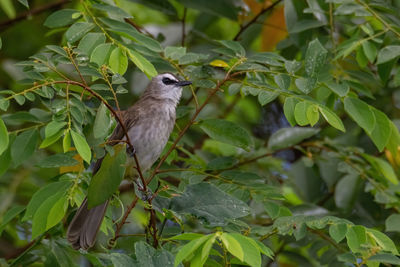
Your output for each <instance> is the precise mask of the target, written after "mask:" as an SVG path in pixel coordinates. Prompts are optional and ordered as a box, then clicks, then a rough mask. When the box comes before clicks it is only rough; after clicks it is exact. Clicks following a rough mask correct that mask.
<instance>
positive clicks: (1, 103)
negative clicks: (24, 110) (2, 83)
mask: <svg viewBox="0 0 400 267" xmlns="http://www.w3.org/2000/svg"><path fill="white" fill-rule="evenodd" d="M9 106H10V101H9V100H5V99H1V98H0V109H2V110H4V111H7V109H8V107H9Z"/></svg>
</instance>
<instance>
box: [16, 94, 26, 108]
mask: <svg viewBox="0 0 400 267" xmlns="http://www.w3.org/2000/svg"><path fill="white" fill-rule="evenodd" d="M14 99H15V101H16V102H17V103H18V104H19V105H20V106H22V105H23V104H24V103H25V97H24V96H23V95H15V96H14Z"/></svg>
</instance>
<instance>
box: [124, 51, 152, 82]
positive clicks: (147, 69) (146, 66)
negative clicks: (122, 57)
mask: <svg viewBox="0 0 400 267" xmlns="http://www.w3.org/2000/svg"><path fill="white" fill-rule="evenodd" d="M128 56H129V58H130V59H131V60H132V62H133V63H134V64H135V65H136V66H137V67H138V68H139V69H140V70H141V71H143V72H144V73H145V74H146V75H147V77H148V78H152V77H154V76H156V75H157V71H156V69H155V68H154V66H153V64H151V62H150V61H148V60H147V59H146V58H145V57H143V56H142V55H141V54H139V53H137V52H136V51H133V50H128Z"/></svg>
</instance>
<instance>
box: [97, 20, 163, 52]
mask: <svg viewBox="0 0 400 267" xmlns="http://www.w3.org/2000/svg"><path fill="white" fill-rule="evenodd" d="M101 21H103V22H105V23H106V24H108V25H110V23H107V22H109V19H101ZM110 31H112V32H114V33H116V34H118V35H121V36H123V37H125V38H128V39H131V40H133V41H135V42H137V43H139V44H141V45H143V46H145V47H146V48H148V49H150V50H151V51H154V52H156V53H160V52H162V51H163V49H162V47H161V45H160V43H159V42H158V41H156V40H154V39H153V38H151V37H148V36H146V35H144V34H142V33H140V32H138V31H137V30H136V29H134V28H132V27H130V28H125V27H124V28H119V27H117V28H115V27H111V29H110Z"/></svg>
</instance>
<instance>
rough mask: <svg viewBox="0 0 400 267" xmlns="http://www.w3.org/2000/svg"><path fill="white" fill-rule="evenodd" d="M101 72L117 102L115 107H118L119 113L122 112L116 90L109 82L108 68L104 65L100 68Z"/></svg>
mask: <svg viewBox="0 0 400 267" xmlns="http://www.w3.org/2000/svg"><path fill="white" fill-rule="evenodd" d="M100 72H101V75H102V76H103V79H104V81H105V82H106V83H107V85H108V88H109V89H110V91H111V93H112V95H113V98H114V102H115V106H116V107H117V110H118V112H119V113H120V112H121V109H120V108H119V103H118V98H117V94H116V93H115V91H114V88H113V87H112V84H111V83H110V81H109V80H108V75H107V66H106V65H103V66H101V68H100Z"/></svg>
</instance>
